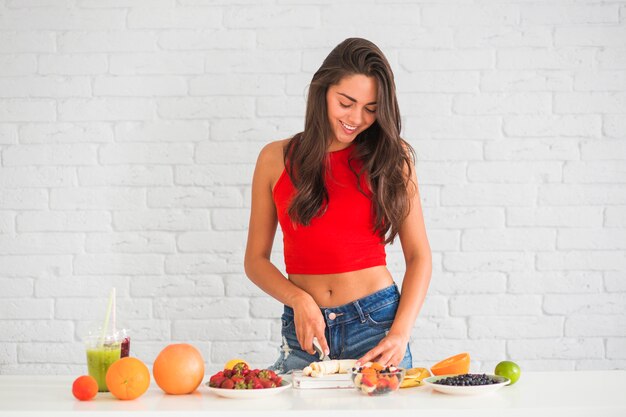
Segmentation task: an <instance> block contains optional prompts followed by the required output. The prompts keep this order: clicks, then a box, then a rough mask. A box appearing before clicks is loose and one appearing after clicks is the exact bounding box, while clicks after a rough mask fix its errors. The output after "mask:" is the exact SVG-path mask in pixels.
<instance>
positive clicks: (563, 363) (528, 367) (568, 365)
mask: <svg viewBox="0 0 626 417" xmlns="http://www.w3.org/2000/svg"><path fill="white" fill-rule="evenodd" d="M511 343H516V341H512V342H511ZM516 361H517V363H518V364H519V365H520V366H521V367H522V368H523V369H524V371H531V372H545V371H546V369H549V370H550V371H574V370H576V364H577V363H580V361H576V360H571V359H570V360H565V359H535V360H528V359H524V360H523V361H520V360H517V359H516ZM497 364H498V362H494V363H492V364H491V366H489V367H486V368H485V369H491V368H494V369H495V367H496V365H497Z"/></svg>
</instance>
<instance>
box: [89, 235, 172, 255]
mask: <svg viewBox="0 0 626 417" xmlns="http://www.w3.org/2000/svg"><path fill="white" fill-rule="evenodd" d="M85 251H86V252H91V253H148V254H149V253H175V252H176V237H175V236H174V235H173V234H171V233H166V232H146V231H141V232H127V233H123V232H115V233H112V232H107V233H89V234H88V235H87V240H86V242H85Z"/></svg>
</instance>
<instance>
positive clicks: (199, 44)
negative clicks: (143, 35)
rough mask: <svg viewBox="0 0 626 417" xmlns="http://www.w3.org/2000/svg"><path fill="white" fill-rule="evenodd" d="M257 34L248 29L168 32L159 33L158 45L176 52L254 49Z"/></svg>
mask: <svg viewBox="0 0 626 417" xmlns="http://www.w3.org/2000/svg"><path fill="white" fill-rule="evenodd" d="M255 34H256V31H254V30H246V29H243V30H237V29H211V30H202V29H200V30H168V31H161V32H160V33H158V45H159V46H160V47H161V48H162V49H165V50H175V51H190V50H202V51H206V50H216V49H226V50H239V49H253V48H255V46H256V45H257V44H256V43H255Z"/></svg>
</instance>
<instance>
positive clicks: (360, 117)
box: [326, 74, 378, 151]
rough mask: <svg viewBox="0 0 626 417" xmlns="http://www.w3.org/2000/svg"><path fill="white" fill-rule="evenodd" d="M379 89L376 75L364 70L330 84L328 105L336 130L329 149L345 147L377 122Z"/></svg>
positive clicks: (330, 120) (327, 94)
mask: <svg viewBox="0 0 626 417" xmlns="http://www.w3.org/2000/svg"><path fill="white" fill-rule="evenodd" d="M377 90H378V88H377V83H376V79H375V78H373V77H367V76H365V75H362V74H355V75H350V76H346V77H343V78H342V79H341V81H340V82H339V83H338V84H335V85H332V86H330V87H329V88H328V91H327V92H326V106H327V108H328V122H329V123H330V129H331V131H332V134H333V137H332V138H331V139H332V141H331V144H330V148H329V150H330V151H336V150H339V149H343V148H345V147H346V146H348V145H349V144H350V143H351V142H352V141H353V140H354V138H356V136H357V135H358V134H359V133H361V132H362V131H364V130H365V129H367V128H368V127H370V126H371V125H372V124H373V123H374V121H375V120H376V97H377Z"/></svg>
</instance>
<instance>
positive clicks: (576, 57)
mask: <svg viewBox="0 0 626 417" xmlns="http://www.w3.org/2000/svg"><path fill="white" fill-rule="evenodd" d="M593 61H594V53H593V51H591V50H590V49H588V48H575V47H564V48H556V49H555V48H553V47H552V46H550V47H546V48H529V47H521V48H508V49H505V48H501V49H498V50H497V51H496V57H495V65H494V66H495V67H496V68H498V69H504V70H525V69H537V70H584V69H591V68H592V65H593Z"/></svg>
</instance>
